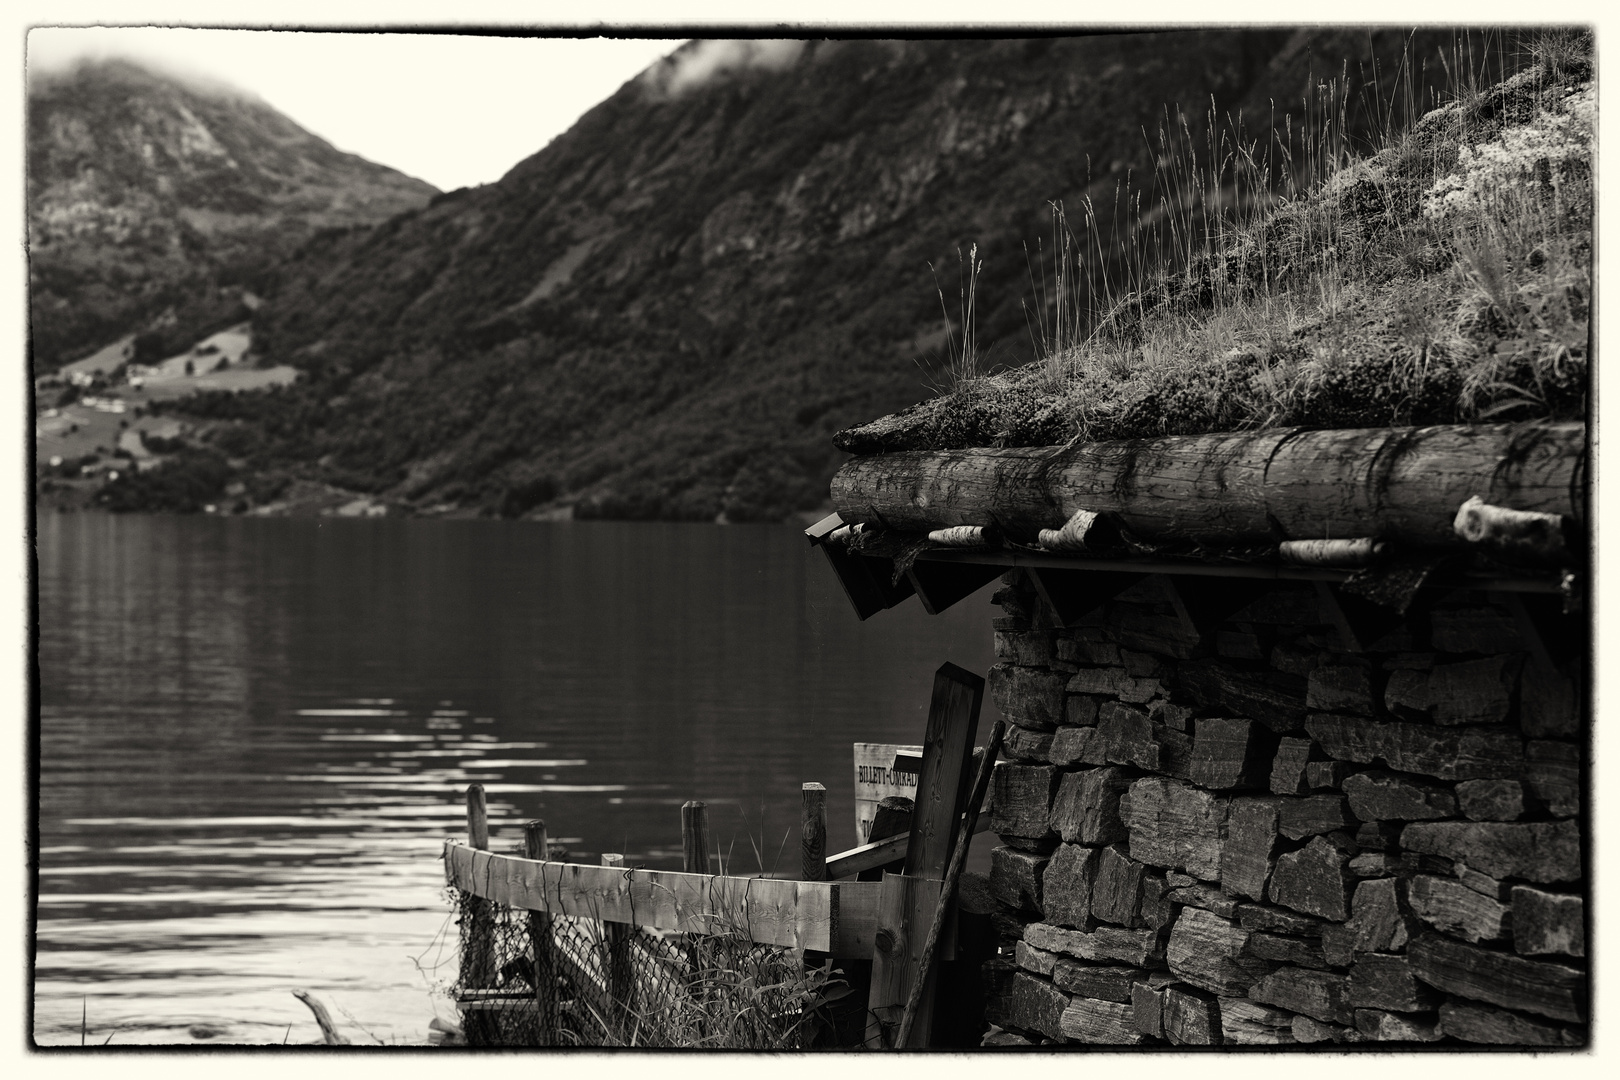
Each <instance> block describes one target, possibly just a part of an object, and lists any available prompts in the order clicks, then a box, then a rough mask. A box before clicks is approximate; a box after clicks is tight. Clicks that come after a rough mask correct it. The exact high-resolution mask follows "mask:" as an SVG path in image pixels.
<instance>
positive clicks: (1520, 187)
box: [856, 31, 1596, 446]
mask: <svg viewBox="0 0 1620 1080" xmlns="http://www.w3.org/2000/svg"><path fill="white" fill-rule="evenodd" d="M1492 50H1494V55H1493V54H1492ZM1443 60H1444V65H1445V70H1446V72H1447V76H1448V90H1447V93H1446V95H1445V96H1444V98H1443V99H1442V100H1440V101H1438V102H1434V101H1429V102H1420V101H1418V100H1417V95H1416V92H1415V91H1414V89H1413V87H1414V86H1415V85H1417V84H1418V82H1419V80H1418V79H1417V78H1415V77H1414V76H1415V75H1416V72H1414V71H1413V70H1412V65H1413V63H1414V61H1413V59H1412V58H1411V57H1410V56H1408V57H1407V59H1406V60H1405V61H1404V62H1403V69H1404V70H1403V71H1402V72H1401V73H1400V74H1401V76H1402V77H1401V78H1400V79H1399V80H1398V81H1397V82H1396V85H1395V88H1394V90H1393V91H1391V92H1390V93H1389V95H1388V96H1387V98H1376V97H1370V98H1368V97H1363V98H1362V99H1361V100H1358V101H1354V102H1353V101H1352V97H1351V92H1350V90H1349V89H1348V88H1349V87H1350V85H1351V80H1350V79H1349V78H1348V74H1349V73H1348V72H1342V73H1341V75H1340V77H1338V78H1336V79H1331V80H1324V81H1322V82H1320V83H1318V84H1317V86H1316V87H1315V88H1313V90H1312V92H1311V96H1310V98H1309V100H1308V101H1307V102H1306V106H1307V107H1306V109H1305V110H1304V115H1305V120H1304V121H1303V122H1302V123H1298V124H1296V123H1294V122H1293V121H1292V119H1286V120H1284V121H1283V122H1282V123H1280V124H1275V123H1274V124H1272V126H1271V127H1270V128H1269V129H1267V130H1266V131H1265V132H1264V134H1263V135H1254V134H1251V133H1250V132H1248V131H1247V130H1246V129H1245V127H1244V124H1243V120H1242V118H1241V117H1236V118H1230V119H1227V120H1221V119H1220V118H1218V117H1216V116H1215V115H1214V114H1213V110H1212V111H1211V113H1210V115H1209V117H1208V122H1207V123H1205V124H1203V125H1199V127H1200V130H1202V131H1204V132H1205V133H1206V134H1205V135H1204V136H1203V137H1202V145H1195V143H1197V142H1198V140H1197V139H1195V136H1194V134H1193V130H1194V127H1193V125H1191V124H1189V123H1188V122H1187V120H1186V118H1185V116H1184V115H1182V114H1180V113H1167V114H1166V116H1165V119H1164V121H1163V123H1162V124H1161V126H1160V129H1159V131H1158V132H1157V134H1156V137H1155V138H1154V140H1152V141H1153V147H1154V150H1155V158H1156V160H1157V162H1158V168H1157V171H1156V174H1155V176H1154V178H1153V181H1152V184H1151V187H1150V188H1149V189H1148V190H1146V191H1140V190H1132V189H1130V188H1129V186H1128V185H1121V186H1120V187H1119V188H1117V189H1116V192H1115V195H1114V198H1113V200H1112V204H1111V205H1105V206H1099V205H1097V204H1096V203H1095V202H1094V201H1093V200H1092V199H1091V198H1090V197H1089V196H1088V197H1087V198H1085V199H1083V200H1081V202H1080V204H1079V206H1078V207H1077V208H1076V210H1077V214H1076V216H1075V217H1074V218H1073V219H1072V220H1071V217H1070V215H1069V213H1067V212H1066V211H1065V209H1064V208H1063V207H1062V206H1060V205H1055V204H1054V206H1053V209H1052V215H1053V216H1052V222H1053V242H1052V250H1051V252H1050V253H1046V252H1044V250H1040V249H1038V250H1040V254H1039V255H1037V256H1036V257H1034V258H1032V260H1031V281H1032V289H1033V291H1034V293H1035V297H1034V302H1033V304H1031V305H1026V311H1027V312H1028V317H1029V323H1030V328H1031V329H1030V332H1031V336H1032V338H1033V339H1034V341H1035V346H1036V352H1037V357H1038V359H1037V362H1036V363H1035V364H1032V365H1029V366H1027V367H1025V368H1020V369H1016V370H1013V371H1009V372H1003V373H1001V374H998V375H995V376H992V377H989V378H979V379H977V380H976V381H973V382H971V383H962V384H960V385H959V386H958V387H957V388H955V389H954V390H953V391H951V392H950V393H948V394H946V395H945V396H943V397H941V398H938V399H935V401H933V402H930V403H925V405H924V406H921V407H919V409H918V413H917V416H916V417H915V423H914V424H913V429H914V430H913V431H911V432H910V433H909V434H907V435H906V436H905V438H906V439H907V440H908V441H907V442H906V445H912V446H922V445H929V444H933V445H939V446H967V445H1050V444H1055V443H1062V442H1066V441H1069V440H1071V439H1080V440H1095V439H1110V438H1130V437H1141V436H1153V435H1164V434H1199V433H1203V432H1209V431H1222V430H1233V429H1241V428H1253V427H1265V426H1272V425H1285V424H1307V425H1331V426H1341V427H1356V426H1383V425H1402V424H1425V423H1467V422H1474V421H1496V420H1518V419H1530V418H1537V417H1550V418H1560V419H1565V418H1577V417H1580V416H1582V415H1584V413H1585V408H1586V396H1587V386H1588V362H1589V356H1588V331H1589V325H1590V321H1589V316H1590V310H1589V309H1590V302H1591V295H1592V288H1591V258H1592V215H1593V208H1594V206H1593V188H1592V168H1591V160H1592V158H1591V155H1592V145H1593V140H1594V134H1595V128H1596V96H1595V91H1594V88H1593V85H1592V82H1591V78H1592V60H1591V37H1590V34H1588V33H1585V32H1582V31H1554V32H1548V33H1544V34H1540V35H1538V36H1536V37H1534V38H1532V39H1530V40H1527V41H1524V42H1521V43H1519V45H1518V46H1517V47H1516V49H1515V50H1513V51H1512V53H1511V55H1510V51H1509V49H1508V47H1507V45H1506V44H1505V43H1504V42H1503V41H1502V40H1501V39H1500V37H1498V38H1497V39H1496V40H1495V41H1494V42H1487V43H1485V44H1484V46H1483V47H1481V46H1480V45H1479V44H1478V43H1476V42H1474V41H1473V40H1471V39H1460V40H1459V43H1458V45H1457V47H1456V48H1455V49H1454V50H1453V51H1452V53H1451V55H1450V56H1449V57H1446V58H1443ZM1515 63H1516V64H1517V65H1518V66H1519V70H1518V71H1517V73H1516V74H1513V75H1512V76H1511V77H1509V78H1506V79H1505V80H1503V81H1501V82H1497V83H1494V84H1489V83H1487V82H1486V81H1485V79H1484V77H1483V75H1482V72H1484V71H1486V70H1489V69H1490V68H1491V67H1492V66H1495V68H1496V70H1502V68H1503V66H1506V67H1512V66H1513V65H1514V64H1515ZM1419 67H1421V64H1419ZM1376 75H1377V73H1376V72H1375V73H1374V76H1375V77H1374V78H1373V79H1371V80H1366V79H1364V80H1362V81H1361V85H1362V86H1369V85H1370V86H1374V87H1376V86H1377V85H1378V80H1377V78H1376ZM1352 108H1355V109H1357V110H1359V111H1361V112H1363V113H1364V114H1370V115H1372V116H1375V117H1377V118H1378V122H1376V123H1374V124H1373V125H1372V128H1373V135H1372V137H1371V140H1370V142H1368V143H1365V144H1358V143H1357V142H1356V141H1355V140H1354V139H1353V138H1352V137H1351V135H1350V126H1349V124H1348V122H1347V118H1348V114H1349V113H1350V111H1351V110H1352ZM1048 258H1049V259H1050V260H1051V265H1052V270H1051V272H1048V271H1047V270H1046V269H1045V263H1046V261H1047V259H1048ZM1036 262H1039V263H1040V264H1041V269H1040V271H1039V272H1037V271H1036V270H1035V268H1034V267H1035V263H1036ZM858 432H859V429H856V433H858ZM890 445H899V444H897V443H893V442H891V443H890Z"/></svg>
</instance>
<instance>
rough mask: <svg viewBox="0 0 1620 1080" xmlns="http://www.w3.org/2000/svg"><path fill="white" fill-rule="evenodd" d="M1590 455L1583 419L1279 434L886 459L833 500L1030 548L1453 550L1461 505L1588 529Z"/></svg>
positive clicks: (844, 474) (841, 484) (857, 518)
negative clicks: (1080, 530)
mask: <svg viewBox="0 0 1620 1080" xmlns="http://www.w3.org/2000/svg"><path fill="white" fill-rule="evenodd" d="M1585 458H1586V426H1585V425H1584V424H1582V423H1557V424H1547V423H1536V424H1476V425H1452V426H1445V427H1427V428H1367V429H1355V430H1343V431H1310V430H1305V429H1302V428H1285V429H1276V430H1269V431H1259V432H1238V433H1227V434H1217V435H1188V436H1175V437H1166V438H1160V439H1128V440H1121V441H1116V442H1098V443H1085V444H1080V445H1076V446H1073V447H1069V448H1061V447H1042V448H1019V449H1005V450H994V449H969V450H951V451H906V452H901V453H893V454H876V455H872V456H869V457H858V458H855V459H853V460H851V461H849V462H847V463H846V464H845V465H844V467H843V468H842V469H840V470H839V472H838V475H837V476H835V477H833V482H832V497H833V503H834V505H835V506H836V507H837V509H838V513H839V514H840V515H841V516H842V517H843V519H844V520H845V521H847V522H866V523H872V524H881V525H886V526H890V527H894V528H899V529H905V530H915V531H926V530H930V529H940V528H949V527H952V526H957V525H975V524H983V523H984V522H986V521H993V522H995V523H996V524H997V525H998V526H1000V527H1001V528H1003V529H1006V530H1008V531H1009V532H1011V533H1013V534H1015V535H1024V536H1028V537H1035V536H1037V535H1038V534H1039V530H1041V529H1056V528H1060V527H1061V526H1062V525H1063V524H1064V523H1065V522H1067V521H1068V520H1069V519H1070V518H1072V517H1073V516H1074V514H1075V512H1076V511H1079V510H1091V511H1096V512H1099V513H1104V514H1108V515H1111V516H1113V517H1114V519H1115V520H1117V521H1118V522H1119V523H1120V524H1121V525H1123V526H1124V527H1125V528H1126V529H1128V530H1130V531H1131V532H1132V533H1133V534H1135V535H1136V536H1138V537H1140V538H1142V539H1144V540H1172V539H1176V540H1196V541H1198V542H1200V543H1204V544H1210V545H1240V544H1255V543H1267V542H1275V541H1277V540H1281V539H1317V538H1342V537H1371V538H1374V539H1377V540H1392V541H1396V542H1400V543H1406V544H1415V545H1425V546H1447V545H1456V544H1457V543H1458V539H1457V537H1456V535H1455V534H1454V533H1453V531H1452V522H1453V520H1454V519H1455V517H1456V515H1457V509H1458V507H1460V506H1462V504H1463V503H1464V502H1465V501H1467V500H1468V499H1469V498H1471V497H1473V496H1476V495H1478V496H1480V497H1481V498H1483V499H1484V501H1486V502H1488V503H1490V504H1492V505H1495V506H1503V507H1510V508H1512V509H1515V510H1529V511H1538V512H1544V513H1552V514H1568V515H1570V516H1571V517H1573V518H1575V519H1576V520H1577V521H1583V520H1584V518H1585V493H1584V484H1585ZM1273 520H1274V521H1275V522H1276V524H1277V525H1278V526H1279V527H1280V528H1281V531H1282V534H1283V535H1281V536H1279V535H1277V531H1276V530H1275V529H1274V528H1273V527H1272V525H1271V522H1272V521H1273Z"/></svg>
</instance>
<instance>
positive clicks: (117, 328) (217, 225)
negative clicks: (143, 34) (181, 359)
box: [28, 59, 438, 371]
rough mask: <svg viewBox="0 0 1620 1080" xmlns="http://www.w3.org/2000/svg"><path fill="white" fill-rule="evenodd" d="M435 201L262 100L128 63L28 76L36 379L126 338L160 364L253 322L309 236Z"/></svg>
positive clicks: (418, 184)
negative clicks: (256, 299) (133, 337)
mask: <svg viewBox="0 0 1620 1080" xmlns="http://www.w3.org/2000/svg"><path fill="white" fill-rule="evenodd" d="M436 194H438V190H437V189H436V188H434V187H433V186H432V185H430V184H426V183H423V182H422V181H420V180H415V179H412V178H411V177H408V176H405V175H404V174H402V173H399V172H396V171H395V170H393V169H389V168H386V167H384V166H382V165H377V164H374V163H372V162H369V161H367V160H365V159H364V158H361V157H357V156H355V155H353V154H345V153H343V152H341V151H339V150H337V149H335V148H333V147H332V146H331V145H330V144H329V143H327V142H326V141H325V140H323V139H320V138H318V137H316V136H314V135H311V134H310V133H309V132H307V131H305V130H303V129H302V128H300V127H299V126H298V125H297V124H295V123H293V122H292V121H291V120H289V119H287V118H286V117H285V116H283V115H281V114H280V113H279V112H277V111H276V110H275V109H273V108H271V107H270V106H269V105H267V104H266V103H265V102H263V101H262V100H259V99H258V98H256V97H253V96H252V95H249V94H246V93H244V92H241V91H238V90H235V89H232V88H230V87H227V86H223V85H217V84H209V83H203V82H200V81H198V80H195V79H188V78H182V77H177V76H172V75H167V74H163V73H160V72H157V71H154V70H149V69H147V68H145V67H143V66H140V65H138V64H136V63H133V62H131V61H127V60H116V59H114V60H103V61H95V62H90V61H86V62H81V63H79V64H78V65H76V66H74V67H72V68H69V69H67V70H63V71H59V72H47V73H43V74H34V75H32V76H31V78H30V84H29V93H28V248H29V313H30V321H31V329H32V341H33V358H34V367H35V370H36V371H40V370H50V369H54V368H56V367H58V366H60V365H61V364H63V363H66V362H68V361H72V360H76V359H79V358H80V357H81V356H83V355H84V354H86V353H89V352H92V351H94V350H96V349H97V348H99V347H101V346H104V345H107V344H108V343H109V342H111V341H113V340H114V339H117V338H120V337H123V336H125V335H127V334H130V333H140V332H146V333H147V335H148V336H146V337H143V338H140V339H138V340H137V342H136V345H137V348H138V350H139V351H140V352H141V353H142V355H141V356H140V357H139V358H140V359H146V358H147V354H150V355H151V356H160V355H163V354H165V353H166V352H171V351H173V350H174V349H175V348H176V347H180V346H182V345H189V344H190V343H191V341H193V340H195V339H196V338H198V337H201V336H203V335H204V334H206V333H208V332H211V331H213V330H217V329H219V328H220V326H222V325H225V324H227V323H230V322H234V321H240V320H241V319H242V318H244V317H246V312H245V311H244V310H243V307H242V301H243V295H244V292H245V293H247V294H248V303H249V304H250V305H251V303H252V296H253V294H262V293H263V292H266V291H268V290H269V289H270V288H271V286H272V283H273V268H274V266H275V265H276V264H277V263H279V262H280V261H281V260H282V259H283V258H285V257H286V256H287V255H288V254H290V253H291V252H292V251H293V250H295V249H296V248H297V247H298V246H299V245H300V244H301V243H303V242H304V241H305V240H306V239H308V238H309V237H310V235H312V234H313V233H314V232H315V231H317V230H319V229H323V228H331V227H347V226H354V225H363V224H370V223H374V222H379V221H383V220H386V219H387V218H389V217H392V216H393V215H395V214H399V213H402V212H404V211H407V210H413V209H417V208H420V207H421V206H423V205H425V204H426V203H427V201H428V200H429V199H430V198H432V197H433V196H434V195H436Z"/></svg>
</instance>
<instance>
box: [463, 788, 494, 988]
mask: <svg viewBox="0 0 1620 1080" xmlns="http://www.w3.org/2000/svg"><path fill="white" fill-rule="evenodd" d="M467 843H468V845H469V846H470V847H473V848H475V849H477V850H479V851H488V850H489V811H488V809H487V807H486V805H485V802H484V785H482V784H468V785H467ZM466 944H467V954H466V955H465V956H463V957H462V958H461V985H462V988H463V989H466V990H485V989H488V988H489V987H492V986H494V985H495V908H494V905H493V904H492V903H491V902H490V901H489V900H486V899H484V898H483V897H479V896H469V897H468V898H467V937H466Z"/></svg>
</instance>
